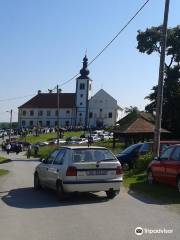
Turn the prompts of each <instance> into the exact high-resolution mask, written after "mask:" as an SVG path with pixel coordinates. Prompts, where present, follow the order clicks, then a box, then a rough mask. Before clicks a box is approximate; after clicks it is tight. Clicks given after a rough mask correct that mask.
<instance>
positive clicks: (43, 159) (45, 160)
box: [39, 158, 47, 164]
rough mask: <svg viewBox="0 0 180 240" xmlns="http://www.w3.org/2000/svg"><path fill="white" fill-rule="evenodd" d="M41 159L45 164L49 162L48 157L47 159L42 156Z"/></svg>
mask: <svg viewBox="0 0 180 240" xmlns="http://www.w3.org/2000/svg"><path fill="white" fill-rule="evenodd" d="M39 161H40V162H41V163H44V164H46V163H47V159H46V158H40V159H39Z"/></svg>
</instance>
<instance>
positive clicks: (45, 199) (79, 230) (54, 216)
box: [0, 155, 180, 240]
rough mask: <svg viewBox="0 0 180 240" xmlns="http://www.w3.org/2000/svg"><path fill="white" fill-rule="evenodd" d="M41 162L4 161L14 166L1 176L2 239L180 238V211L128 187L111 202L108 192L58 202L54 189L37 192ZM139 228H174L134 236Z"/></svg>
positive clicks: (0, 230)
mask: <svg viewBox="0 0 180 240" xmlns="http://www.w3.org/2000/svg"><path fill="white" fill-rule="evenodd" d="M11 157H13V158H14V159H15V158H16V157H14V156H12V155H11ZM37 164H38V163H37V161H35V160H28V161H27V160H23V156H20V157H19V158H17V159H16V160H14V161H12V162H9V163H6V164H2V165H0V168H5V169H9V170H10V171H11V172H10V173H9V174H8V175H6V176H3V177H1V178H0V239H1V240H31V239H34V240H92V239H94V240H120V239H125V240H133V239H148V240H149V239H158V240H159V239H168V240H170V239H173V240H175V239H178V240H179V239H180V237H179V235H180V228H179V226H180V225H179V221H180V215H178V213H176V212H175V211H172V210H171V208H169V207H167V206H164V205H158V204H156V203H153V202H150V201H149V202H148V201H147V200H145V199H141V198H139V197H137V196H134V194H130V193H128V192H127V191H126V189H124V188H122V190H121V193H120V195H119V196H118V197H116V198H115V199H113V200H109V201H107V199H106V198H105V194H104V193H99V194H96V195H95V194H85V195H81V196H73V197H70V198H69V199H68V200H66V201H65V202H59V201H58V200H57V198H56V194H55V193H54V192H53V191H49V190H41V191H39V192H35V191H34V190H33V188H32V186H33V170H34V168H35V166H36V165H37ZM136 227H142V228H148V229H162V230H163V229H164V228H165V229H173V233H171V234H170V233H169V234H160V233H158V234H145V233H144V234H143V235H142V236H136V235H135V233H134V231H135V228H136Z"/></svg>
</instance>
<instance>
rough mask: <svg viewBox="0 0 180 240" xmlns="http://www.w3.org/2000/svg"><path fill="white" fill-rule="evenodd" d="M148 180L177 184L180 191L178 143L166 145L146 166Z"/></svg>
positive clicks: (179, 148) (179, 145)
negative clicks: (159, 154)
mask: <svg viewBox="0 0 180 240" xmlns="http://www.w3.org/2000/svg"><path fill="white" fill-rule="evenodd" d="M147 173H148V182H149V183H151V184H152V183H153V182H156V181H157V182H162V183H167V184H170V185H172V186H177V189H178V191H179V193H180V144H177V145H172V146H170V147H168V148H167V149H166V150H164V152H163V153H162V154H161V156H160V157H159V158H155V159H154V160H153V161H152V162H151V163H150V164H149V166H148V170H147Z"/></svg>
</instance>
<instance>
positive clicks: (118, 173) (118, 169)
mask: <svg viewBox="0 0 180 240" xmlns="http://www.w3.org/2000/svg"><path fill="white" fill-rule="evenodd" d="M121 174H123V170H122V167H121V166H117V168H116V175H121Z"/></svg>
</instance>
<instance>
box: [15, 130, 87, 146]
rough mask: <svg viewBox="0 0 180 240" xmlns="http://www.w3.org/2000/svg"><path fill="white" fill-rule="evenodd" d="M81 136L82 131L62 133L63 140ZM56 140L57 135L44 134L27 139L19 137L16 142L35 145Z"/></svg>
mask: <svg viewBox="0 0 180 240" xmlns="http://www.w3.org/2000/svg"><path fill="white" fill-rule="evenodd" d="M81 134H83V132H82V131H78V132H65V133H64V138H67V137H73V136H77V137H79V136H80V135H81ZM55 138H57V133H46V134H40V135H38V136H33V135H30V136H27V137H20V138H18V141H27V142H29V143H32V144H33V143H36V142H44V141H50V140H52V139H55Z"/></svg>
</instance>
